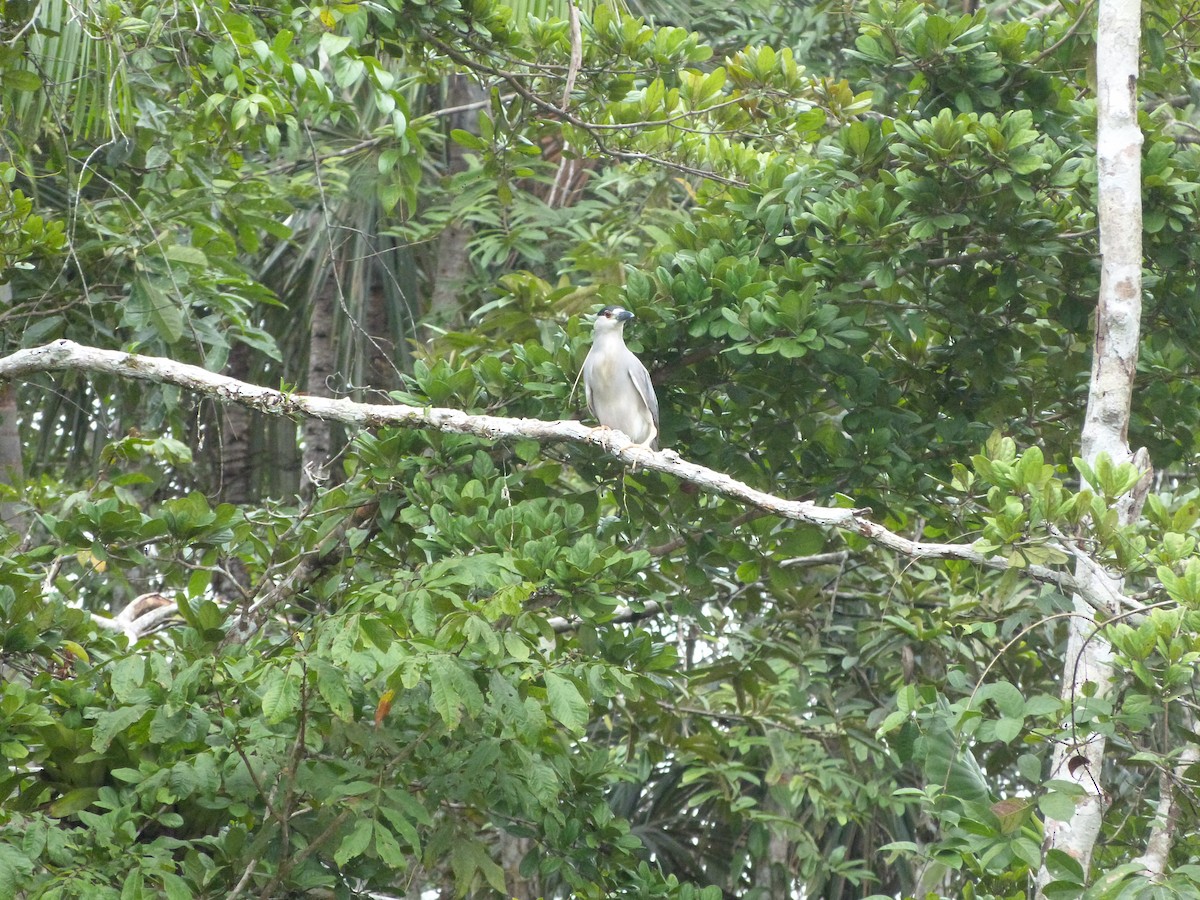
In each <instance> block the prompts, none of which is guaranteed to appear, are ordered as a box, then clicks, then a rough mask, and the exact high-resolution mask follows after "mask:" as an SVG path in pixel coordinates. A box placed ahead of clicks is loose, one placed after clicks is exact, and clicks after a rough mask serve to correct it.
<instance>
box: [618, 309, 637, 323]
mask: <svg viewBox="0 0 1200 900" xmlns="http://www.w3.org/2000/svg"><path fill="white" fill-rule="evenodd" d="M633 318H636V317H635V316H634V314H633V313H631V312H630V311H629V310H627V309H623V310H621V311H620V312H619V313H617V321H618V322H628V321H629V320H630V319H633Z"/></svg>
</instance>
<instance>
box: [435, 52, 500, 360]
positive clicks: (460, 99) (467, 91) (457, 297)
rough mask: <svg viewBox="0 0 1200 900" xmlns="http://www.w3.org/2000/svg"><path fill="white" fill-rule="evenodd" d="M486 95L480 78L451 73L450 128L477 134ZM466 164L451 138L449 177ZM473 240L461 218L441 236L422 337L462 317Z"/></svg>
mask: <svg viewBox="0 0 1200 900" xmlns="http://www.w3.org/2000/svg"><path fill="white" fill-rule="evenodd" d="M484 99H486V95H485V94H484V91H483V88H482V87H481V86H480V85H479V84H478V83H477V82H476V81H474V80H473V79H471V78H468V77H467V76H466V75H454V76H451V78H450V82H449V86H448V88H447V91H446V105H447V106H448V107H450V108H454V109H456V110H457V111H456V112H454V113H452V114H450V115H449V116H447V122H446V128H447V132H449V130H450V129H455V128H458V129H461V130H463V131H469V132H471V133H472V134H477V133H478V132H479V127H478V122H479V111H478V110H477V109H475V108H474V104H476V103H478V102H480V101H482V100H484ZM463 107H466V108H463ZM466 167H467V163H466V159H465V151H464V150H463V148H462V147H460V146H459V145H458V144H456V143H454V142H453V141H449V142H447V145H446V175H445V177H446V178H447V179H449V178H451V177H453V176H454V175H456V174H458V173H459V172H462V171H463V170H465V169H466ZM470 240H471V228H470V226H469V225H467V224H466V223H464V222H458V221H451V222H450V223H449V224H448V225H447V226H446V228H445V230H444V231H443V232H442V235H441V237H440V238H438V244H437V265H436V267H435V269H434V274H433V287H432V289H431V291H430V294H429V304H428V307H427V309H426V314H425V327H424V328H423V329H422V337H423V338H424V340H426V341H430V340H432V339H433V338H435V337H437V335H438V332H439V330H440V329H442V328H445V327H448V326H453V325H456V324H458V323H459V322H460V321H461V318H462V312H463V310H462V288H463V284H464V283H465V282H466V280H467V277H468V276H469V275H470V273H471V260H470V256H469V254H468V252H467V245H468V243H469V242H470Z"/></svg>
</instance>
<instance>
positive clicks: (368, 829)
mask: <svg viewBox="0 0 1200 900" xmlns="http://www.w3.org/2000/svg"><path fill="white" fill-rule="evenodd" d="M373 830H374V823H373V822H372V821H371V820H370V819H366V818H360V819H359V820H358V821H357V822H356V823H355V825H354V828H353V830H351V832H350V833H349V834H347V835H346V836H345V837H344V838H342V842H341V843H340V844H339V845H338V848H337V850H336V851H335V852H334V854H333V861H334V862H335V863H337V865H339V866H344V865H346V863H348V862H349V861H350V860H352V859H354V858H355V857H356V856H361V855H362V853H363V852H364V851H366V849H367V845H368V844H369V843H370V842H371V833H372V831H373Z"/></svg>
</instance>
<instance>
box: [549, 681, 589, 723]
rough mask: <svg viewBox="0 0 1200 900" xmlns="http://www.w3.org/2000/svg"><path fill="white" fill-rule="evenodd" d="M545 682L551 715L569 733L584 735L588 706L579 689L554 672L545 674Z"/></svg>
mask: <svg viewBox="0 0 1200 900" xmlns="http://www.w3.org/2000/svg"><path fill="white" fill-rule="evenodd" d="M545 682H546V701H547V703H548V705H549V707H550V715H552V716H553V717H554V718H555V719H557V720H558V721H559V723H560V724H562V726H563V727H564V728H566V729H567V730H568V731H570V732H572V733H574V734H582V733H583V729H584V726H585V725H587V722H588V705H587V703H585V702H584V699H583V697H582V696H581V695H580V693H579V689H578V688H576V687H575V684H574V682H572V681H571V680H570V679H567V678H564V677H562V676H561V675H556V674H555V673H554V672H547V673H546V674H545Z"/></svg>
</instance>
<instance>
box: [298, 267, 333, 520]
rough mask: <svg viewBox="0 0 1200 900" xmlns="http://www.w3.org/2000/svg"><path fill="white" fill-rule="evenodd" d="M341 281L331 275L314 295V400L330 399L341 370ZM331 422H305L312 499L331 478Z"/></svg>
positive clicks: (306, 487) (307, 487)
mask: <svg viewBox="0 0 1200 900" xmlns="http://www.w3.org/2000/svg"><path fill="white" fill-rule="evenodd" d="M337 291H338V280H337V278H336V277H334V275H333V273H330V274H329V275H328V276H327V277H326V279H325V284H324V285H323V286H322V288H321V290H319V291H317V292H316V293H315V294H314V295H313V302H312V308H311V318H310V319H309V343H308V393H309V395H310V396H313V397H329V396H331V395H332V391H331V389H330V383H331V380H332V379H333V377H334V372H335V370H336V369H337V347H336V345H335V344H334V339H333V329H334V310H335V309H336V308H337V304H338V298H337ZM329 424H330V423H329V422H328V421H326V420H323V419H317V418H310V419H305V420H304V423H303V425H302V426H301V431H302V437H303V468H302V472H301V476H300V489H301V493H303V494H304V495H306V496H308V495H310V494H311V491H312V489H313V487H314V485H316V484H320V483H322V482H324V481H325V479H326V478H328V476H329V458H330V455H331V448H332V446H333V439H332V436H331V432H330V427H329Z"/></svg>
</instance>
